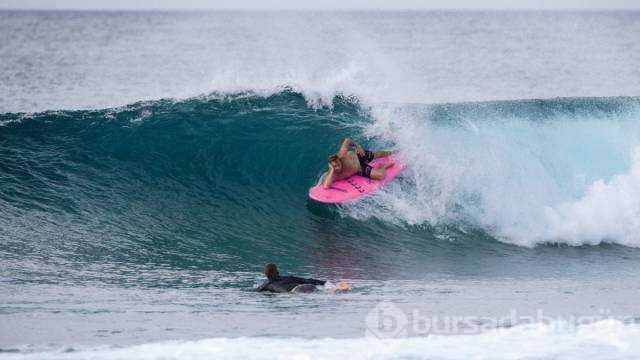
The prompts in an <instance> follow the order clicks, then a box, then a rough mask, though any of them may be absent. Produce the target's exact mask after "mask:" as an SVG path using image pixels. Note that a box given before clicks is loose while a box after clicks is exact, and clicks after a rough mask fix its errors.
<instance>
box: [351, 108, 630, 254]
mask: <svg viewBox="0 0 640 360" xmlns="http://www.w3.org/2000/svg"><path fill="white" fill-rule="evenodd" d="M483 116H484V115H482V116H480V117H478V116H476V115H473V114H471V115H463V117H462V118H460V119H457V120H456V121H451V120H447V121H441V122H438V121H437V119H434V118H433V117H432V114H430V113H429V111H428V110H425V109H422V110H420V111H418V110H415V109H413V110H410V109H406V108H405V109H398V108H394V107H387V108H384V107H379V108H377V109H374V117H375V118H376V122H375V123H374V124H373V125H371V126H370V127H369V128H367V129H366V134H367V135H369V136H372V137H376V138H379V139H383V140H387V141H391V142H393V143H396V144H397V147H398V149H399V150H400V151H401V154H402V156H403V157H404V159H405V161H406V162H407V163H408V165H409V167H408V170H407V171H406V172H405V174H404V181H400V182H397V183H394V184H392V186H389V187H388V188H387V189H386V191H385V192H383V193H381V194H379V195H377V196H374V197H372V198H371V199H368V200H367V201H364V202H362V203H359V204H356V205H352V206H348V207H346V209H345V211H346V214H348V215H349V216H354V217H358V218H363V217H369V216H375V217H379V218H382V219H385V220H388V221H395V222H398V223H408V224H413V225H421V224H428V225H434V226H438V225H445V224H459V225H464V226H469V225H471V226H474V227H478V228H480V229H483V230H485V231H487V232H489V233H491V234H493V235H494V236H496V237H497V238H499V239H501V240H502V241H505V242H509V243H514V244H518V245H523V246H533V245H535V244H538V243H542V242H559V243H566V244H570V245H582V244H598V243H600V242H603V241H607V242H615V243H620V244H624V245H628V246H636V247H637V246H640V235H638V234H639V233H640V232H639V231H638V230H640V216H639V215H640V155H639V154H640V125H638V123H637V119H638V118H639V116H638V114H637V112H633V111H631V112H629V113H627V114H618V115H616V116H602V115H597V114H594V115H593V116H591V115H581V116H568V115H558V116H557V117H554V118H553V119H550V120H549V119H547V120H540V121H536V120H527V119H522V118H503V117H499V116H493V118H483Z"/></svg>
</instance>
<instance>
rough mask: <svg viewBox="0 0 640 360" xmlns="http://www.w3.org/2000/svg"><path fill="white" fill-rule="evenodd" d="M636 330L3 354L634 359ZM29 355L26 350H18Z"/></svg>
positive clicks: (559, 328)
mask: <svg viewBox="0 0 640 360" xmlns="http://www.w3.org/2000/svg"><path fill="white" fill-rule="evenodd" d="M639 339H640V327H639V326H638V325H636V324H625V323H622V322H620V321H617V320H603V321H600V322H596V323H593V324H588V325H578V326H576V325H571V324H569V323H566V322H551V323H549V324H530V325H520V326H516V327H513V328H510V329H499V330H493V331H490V332H486V333H483V334H480V335H430V336H428V337H410V338H408V339H400V340H396V341H391V342H386V343H384V344H383V345H382V346H378V347H376V346H373V345H372V343H370V342H369V340H367V339H366V338H355V339H331V338H324V339H311V340H310V339H302V338H276V339H274V338H214V339H205V340H197V341H170V342H161V343H148V344H143V345H136V346H130V347H109V346H102V347H98V348H76V349H73V350H72V351H70V349H69V348H65V349H59V350H50V351H44V352H43V351H38V350H35V352H31V353H29V352H24V353H21V354H11V353H6V354H2V355H0V358H2V359H5V360H13V359H16V360H18V359H20V360H27V359H38V360H49V359H94V360H100V359H110V360H115V359H127V360H135V359H140V360H152V359H163V360H169V359H181V360H188V359H203V358H209V359H214V358H215V359H274V358H275V359H405V358H406V359H471V358H473V359H514V358H531V359H548V358H562V359H585V358H588V359H594V360H595V359H611V358H619V359H625V358H628V359H634V358H638V357H639V356H640V345H639V344H640V342H638V340H639ZM23 350H27V349H23Z"/></svg>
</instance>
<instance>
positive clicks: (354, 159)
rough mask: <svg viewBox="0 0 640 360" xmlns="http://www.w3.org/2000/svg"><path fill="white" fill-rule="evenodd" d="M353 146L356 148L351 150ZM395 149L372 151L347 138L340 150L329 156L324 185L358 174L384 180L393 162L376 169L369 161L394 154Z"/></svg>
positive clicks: (328, 185)
mask: <svg viewBox="0 0 640 360" xmlns="http://www.w3.org/2000/svg"><path fill="white" fill-rule="evenodd" d="M351 147H353V148H354V150H350V148H351ZM393 153H394V151H375V152H374V151H370V150H365V149H364V148H363V147H362V146H360V145H358V144H356V142H355V141H353V140H351V139H349V138H346V139H344V140H343V141H342V144H341V145H340V150H338V152H337V153H336V154H334V155H331V156H329V160H328V163H329V171H327V173H326V174H325V176H324V179H323V180H322V187H324V188H325V189H328V188H330V187H331V184H332V183H333V182H334V181H336V180H342V179H346V178H348V177H350V176H353V175H355V174H358V175H360V176H364V177H367V178H370V179H374V180H382V179H384V176H385V174H386V169H387V168H390V167H392V166H393V164H394V163H393V162H389V163H386V164H384V165H382V166H380V167H378V168H377V169H374V168H373V167H372V166H371V165H369V163H370V162H371V161H372V160H373V159H377V158H380V157H385V156H389V155H391V154H393Z"/></svg>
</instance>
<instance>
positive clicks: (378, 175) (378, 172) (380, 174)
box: [369, 166, 387, 180]
mask: <svg viewBox="0 0 640 360" xmlns="http://www.w3.org/2000/svg"><path fill="white" fill-rule="evenodd" d="M386 173H387V171H386V167H384V166H381V167H379V168H377V169H372V170H371V175H370V176H369V177H370V178H372V179H373V180H382V179H384V175H385V174H386Z"/></svg>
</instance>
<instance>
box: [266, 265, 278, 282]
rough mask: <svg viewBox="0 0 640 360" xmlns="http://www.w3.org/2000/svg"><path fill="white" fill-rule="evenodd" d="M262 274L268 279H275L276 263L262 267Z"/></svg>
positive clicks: (276, 272) (276, 273)
mask: <svg viewBox="0 0 640 360" xmlns="http://www.w3.org/2000/svg"><path fill="white" fill-rule="evenodd" d="M264 276H266V277H267V279H269V280H275V279H276V278H277V277H278V267H277V266H276V264H267V265H266V266H265V267H264Z"/></svg>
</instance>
